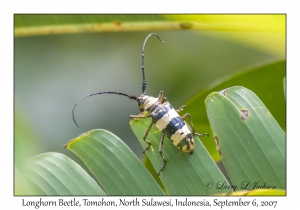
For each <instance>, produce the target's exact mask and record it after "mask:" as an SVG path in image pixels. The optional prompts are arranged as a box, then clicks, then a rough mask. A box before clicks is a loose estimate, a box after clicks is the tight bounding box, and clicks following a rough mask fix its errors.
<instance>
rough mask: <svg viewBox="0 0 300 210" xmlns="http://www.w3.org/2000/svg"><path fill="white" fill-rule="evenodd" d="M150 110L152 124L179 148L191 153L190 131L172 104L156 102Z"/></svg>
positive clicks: (192, 145)
mask: <svg viewBox="0 0 300 210" xmlns="http://www.w3.org/2000/svg"><path fill="white" fill-rule="evenodd" d="M151 111H152V112H151V114H150V117H151V118H152V122H153V123H154V125H155V126H156V127H157V128H158V129H159V130H160V131H162V132H163V133H164V134H166V135H167V137H168V138H169V139H170V140H171V141H172V142H173V144H174V145H175V146H176V147H178V148H179V149H180V150H182V151H184V152H190V153H192V151H193V149H194V139H193V137H192V134H191V131H190V129H189V128H188V127H187V125H186V123H185V122H184V121H183V120H182V119H181V117H180V116H179V115H178V113H177V112H176V110H175V109H174V108H173V107H172V105H171V104H170V103H169V102H165V103H163V104H157V106H154V109H153V110H152V109H151Z"/></svg>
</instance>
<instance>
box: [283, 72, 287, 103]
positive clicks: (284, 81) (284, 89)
mask: <svg viewBox="0 0 300 210" xmlns="http://www.w3.org/2000/svg"><path fill="white" fill-rule="evenodd" d="M283 92H284V98H285V100H286V77H285V78H284V79H283Z"/></svg>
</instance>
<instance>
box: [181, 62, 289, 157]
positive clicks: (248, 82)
mask: <svg viewBox="0 0 300 210" xmlns="http://www.w3.org/2000/svg"><path fill="white" fill-rule="evenodd" d="M285 75H286V62H285V60H278V61H272V62H268V63H265V64H262V65H259V66H256V67H253V68H250V69H247V70H244V71H240V72H238V73H234V74H230V75H228V76H226V77H223V78H221V79H218V80H216V81H215V82H213V83H211V84H210V85H209V86H208V87H206V88H205V89H203V90H201V91H200V92H199V93H197V94H196V95H195V96H194V97H192V98H191V99H190V100H188V101H187V102H186V103H185V104H186V105H187V108H186V110H184V111H183V113H184V112H185V111H187V112H189V113H190V114H191V116H192V117H193V123H194V127H195V130H196V132H198V133H201V132H203V133H204V132H205V133H211V128H210V125H209V122H208V119H207V114H206V110H205V109H204V108H203V107H204V100H205V98H206V97H207V96H208V95H209V94H210V93H211V92H214V91H220V90H223V89H225V88H227V87H231V86H236V85H241V86H243V87H245V88H248V89H250V90H252V91H253V92H255V93H256V94H257V96H258V97H259V98H260V99H261V100H262V101H263V102H264V103H265V105H266V106H267V107H268V109H269V110H270V112H271V113H272V114H273V116H274V118H275V119H276V120H277V122H278V123H279V125H280V126H281V128H282V129H283V130H285V128H286V112H285V110H286V103H285V100H284V99H283V98H281V97H279V96H280V95H283V89H282V86H281V85H280V84H282V78H283V77H285ZM270 77H272V79H270ZM202 143H203V144H204V146H205V147H206V148H207V150H208V151H209V153H210V154H211V156H212V157H213V158H214V160H215V161H220V156H219V154H218V153H217V151H216V149H215V146H216V145H215V143H214V141H213V136H210V137H209V139H203V141H202Z"/></svg>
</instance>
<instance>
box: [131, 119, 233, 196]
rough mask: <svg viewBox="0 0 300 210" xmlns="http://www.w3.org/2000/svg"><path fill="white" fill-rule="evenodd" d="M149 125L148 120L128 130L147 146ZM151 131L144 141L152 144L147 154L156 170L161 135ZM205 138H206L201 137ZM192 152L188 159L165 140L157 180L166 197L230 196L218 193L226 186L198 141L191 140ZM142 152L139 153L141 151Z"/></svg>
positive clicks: (133, 125)
mask: <svg viewBox="0 0 300 210" xmlns="http://www.w3.org/2000/svg"><path fill="white" fill-rule="evenodd" d="M150 123H151V120H150V119H144V120H137V121H131V122H130V126H131V128H132V130H133V132H134V133H135V135H136V136H137V138H138V139H139V141H140V143H141V144H142V146H143V148H145V147H146V146H147V143H146V142H145V141H144V140H143V135H144V133H145V131H146V130H147V127H148V126H149V124H150ZM154 127H155V126H153V127H152V129H151V131H150V132H149V135H148V137H147V140H149V141H150V142H151V144H152V146H151V147H150V149H149V150H148V151H147V152H146V154H147V155H148V157H149V159H150V161H151V163H152V165H153V166H154V168H155V170H156V171H158V170H159V169H160V168H161V166H162V163H163V161H162V158H161V156H160V154H159V151H158V149H159V142H160V139H161V137H162V133H161V132H160V131H159V130H158V129H157V128H154ZM203 138H205V137H203ZM194 140H195V150H194V153H193V155H189V154H187V153H185V152H182V151H181V150H179V149H177V148H176V147H175V146H174V145H173V144H172V143H171V141H169V140H168V139H167V137H166V139H165V141H164V145H163V156H164V158H165V159H166V161H167V163H166V166H165V168H164V170H163V171H162V172H161V174H160V179H161V181H162V183H163V185H164V186H165V189H166V191H167V192H168V194H169V195H210V194H216V193H221V192H231V190H229V189H224V190H222V189H217V186H220V185H222V184H225V185H228V182H227V180H226V179H225V177H224V176H223V174H222V173H221V171H220V170H219V168H218V167H217V165H216V164H215V162H214V161H213V159H212V158H211V156H210V155H209V154H208V152H207V151H206V149H205V148H204V146H203V145H202V143H201V142H200V140H199V139H198V138H197V137H196V136H194ZM141 152H142V151H141Z"/></svg>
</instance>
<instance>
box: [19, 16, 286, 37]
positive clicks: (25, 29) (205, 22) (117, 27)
mask: <svg viewBox="0 0 300 210" xmlns="http://www.w3.org/2000/svg"><path fill="white" fill-rule="evenodd" d="M14 17H15V24H14V25H15V35H16V36H24V35H41V34H57V33H77V32H95V31H97V32H99V31H100V32H107V31H110V32H118V31H144V30H152V31H156V30H225V31H251V32H253V31H267V32H284V29H285V16H284V15H248V16H247V15H231V16H230V15H61V14H59V15H57V14H55V15H51V14H50V15H49V14H47V15H30V14H17V15H15V16H14Z"/></svg>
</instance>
